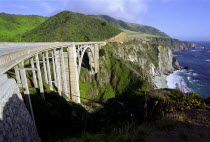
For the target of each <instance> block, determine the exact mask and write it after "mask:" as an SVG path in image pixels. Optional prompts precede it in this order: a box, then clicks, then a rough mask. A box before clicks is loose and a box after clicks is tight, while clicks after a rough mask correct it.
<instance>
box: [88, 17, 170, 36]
mask: <svg viewBox="0 0 210 142" xmlns="http://www.w3.org/2000/svg"><path fill="white" fill-rule="evenodd" d="M90 16H91V17H94V18H97V19H100V20H104V21H107V22H108V23H110V24H113V25H115V26H116V27H118V28H120V29H123V30H124V31H125V32H128V33H127V34H128V35H129V34H130V33H131V32H130V33H129V31H133V33H132V34H134V33H135V32H137V33H136V34H139V33H140V34H142V36H150V37H154V36H156V37H165V38H170V36H168V35H167V34H165V33H164V32H161V31H160V30H158V29H156V28H153V27H151V26H146V25H140V24H134V23H128V22H124V21H122V20H117V19H114V18H112V17H110V16H107V15H90ZM127 30H128V31H127Z"/></svg>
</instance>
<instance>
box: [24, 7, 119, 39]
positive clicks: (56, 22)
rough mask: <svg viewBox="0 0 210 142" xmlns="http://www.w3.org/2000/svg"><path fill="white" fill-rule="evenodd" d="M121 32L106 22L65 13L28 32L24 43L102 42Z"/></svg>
mask: <svg viewBox="0 0 210 142" xmlns="http://www.w3.org/2000/svg"><path fill="white" fill-rule="evenodd" d="M120 32H121V30H119V29H118V28H116V27H114V26H113V25H111V24H109V23H106V22H104V21H101V20H98V19H95V18H92V17H90V16H86V15H84V14H80V13H73V12H70V11H63V12H61V13H58V14H57V15H55V16H52V17H50V18H49V19H48V20H46V21H45V22H44V23H42V24H41V25H39V26H38V27H36V28H35V29H33V30H31V31H28V32H26V33H25V34H24V35H23V40H22V41H43V42H51V41H63V42H65V41H75V42H76V41H102V40H105V39H108V38H111V37H113V36H115V35H117V34H119V33H120Z"/></svg>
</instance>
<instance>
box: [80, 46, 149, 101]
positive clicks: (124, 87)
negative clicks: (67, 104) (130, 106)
mask: <svg viewBox="0 0 210 142" xmlns="http://www.w3.org/2000/svg"><path fill="white" fill-rule="evenodd" d="M118 45H119V44H117V43H110V44H107V45H106V46H104V48H103V49H100V51H99V54H100V71H99V73H98V74H97V75H96V76H93V75H90V74H89V73H88V69H89V67H88V64H89V62H88V61H87V58H86V57H84V58H83V67H82V69H81V73H80V90H81V96H82V97H85V98H88V99H90V98H93V97H94V100H97V101H102V102H104V101H106V100H107V99H109V98H113V97H115V96H116V95H118V94H121V93H123V92H126V91H129V90H132V89H135V88H142V89H145V88H152V86H151V85H150V83H148V80H145V79H144V78H143V77H142V76H141V74H143V73H142V72H143V70H142V68H141V67H140V66H139V65H136V64H134V63H132V62H129V61H125V60H122V59H121V58H119V57H117V56H116V55H115V54H114V51H115V49H116V48H117V47H118ZM93 94H94V95H93ZM83 101H85V100H83Z"/></svg>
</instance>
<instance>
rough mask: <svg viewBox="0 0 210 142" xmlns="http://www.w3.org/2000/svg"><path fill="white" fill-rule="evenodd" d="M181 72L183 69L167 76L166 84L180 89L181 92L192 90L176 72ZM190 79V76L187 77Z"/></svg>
mask: <svg viewBox="0 0 210 142" xmlns="http://www.w3.org/2000/svg"><path fill="white" fill-rule="evenodd" d="M179 72H183V71H175V72H174V73H173V74H170V75H169V76H168V77H167V79H166V80H167V86H168V88H171V89H178V90H180V91H182V92H183V93H187V92H192V90H191V89H190V88H189V87H188V86H187V84H186V82H185V81H184V78H182V77H181V76H179V75H177V73H179ZM188 79H189V80H190V77H189V78H188Z"/></svg>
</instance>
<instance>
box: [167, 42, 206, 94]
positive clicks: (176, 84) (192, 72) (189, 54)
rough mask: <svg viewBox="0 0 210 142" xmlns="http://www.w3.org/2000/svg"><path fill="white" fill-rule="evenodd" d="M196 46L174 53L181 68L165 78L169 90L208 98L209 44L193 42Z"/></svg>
mask: <svg viewBox="0 0 210 142" xmlns="http://www.w3.org/2000/svg"><path fill="white" fill-rule="evenodd" d="M193 43H195V44H197V45H198V47H196V48H191V49H189V50H186V51H178V52H174V56H176V58H177V60H178V62H179V64H180V66H181V67H182V68H184V67H186V66H188V67H189V70H178V71H175V72H174V73H173V74H170V75H169V76H168V77H167V85H168V87H169V88H179V89H180V90H182V91H183V92H196V93H198V94H199V95H200V96H201V97H203V98H207V97H210V42H193Z"/></svg>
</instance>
